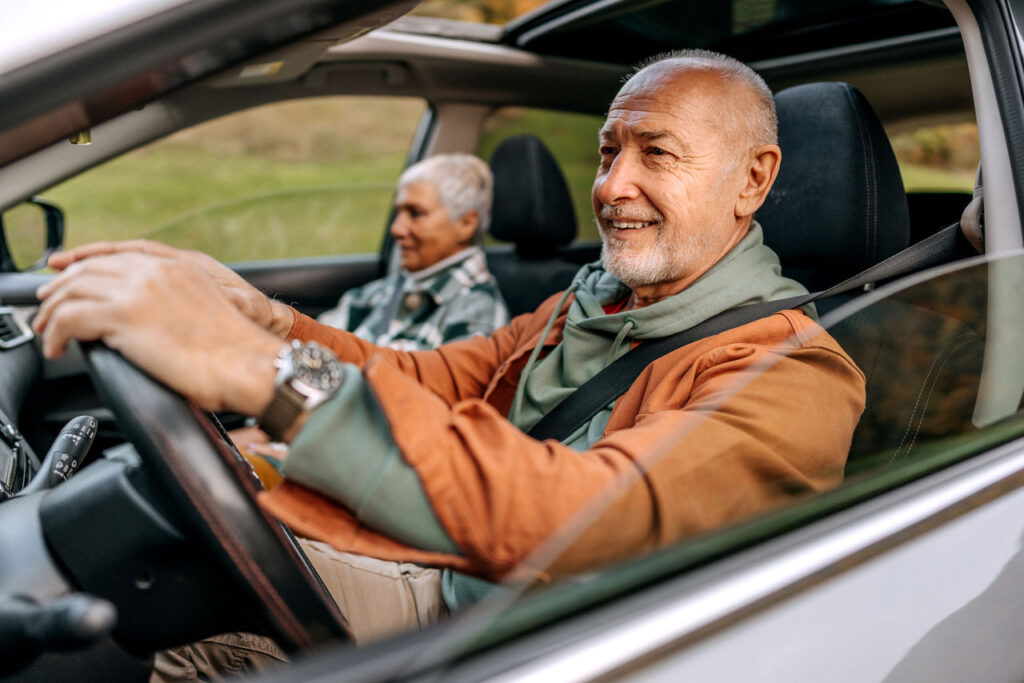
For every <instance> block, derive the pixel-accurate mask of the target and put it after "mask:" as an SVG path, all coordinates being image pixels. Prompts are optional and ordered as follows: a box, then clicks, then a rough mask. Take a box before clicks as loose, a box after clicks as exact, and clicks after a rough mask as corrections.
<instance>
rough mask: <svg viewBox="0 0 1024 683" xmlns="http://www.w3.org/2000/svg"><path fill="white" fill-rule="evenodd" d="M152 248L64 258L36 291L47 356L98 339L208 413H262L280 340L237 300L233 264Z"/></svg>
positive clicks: (39, 329) (74, 254) (37, 328)
mask: <svg viewBox="0 0 1024 683" xmlns="http://www.w3.org/2000/svg"><path fill="white" fill-rule="evenodd" d="M154 244H156V243H144V244H143V246H144V247H145V248H143V249H137V250H136V249H128V250H116V249H115V250H110V249H108V250H104V249H103V246H102V245H97V251H96V255H88V254H86V253H85V252H86V251H87V250H86V248H84V247H83V248H81V250H76V251H75V252H71V254H70V255H65V256H70V261H69V262H67V263H65V261H63V260H61V261H58V263H65V265H66V267H64V268H63V270H62V272H61V273H60V274H58V275H57V276H56V277H54V278H53V280H51V281H50V282H48V283H46V284H44V285H42V286H41V287H40V288H39V289H38V291H37V296H38V297H39V299H40V300H41V301H42V305H41V306H40V309H39V313H38V315H37V316H36V318H35V320H34V321H33V327H34V329H35V331H36V332H37V333H38V334H40V335H41V336H42V340H43V353H44V354H45V355H46V356H47V357H48V358H53V357H56V356H59V355H61V354H62V353H63V352H64V350H65V348H66V346H67V343H68V341H70V340H71V339H77V340H80V341H93V340H100V341H102V342H103V343H104V344H106V345H107V346H108V347H110V348H112V349H115V350H117V351H119V352H121V353H122V354H123V355H124V356H125V357H126V358H128V359H129V360H131V361H132V362H134V363H135V364H137V365H138V366H139V367H140V368H142V369H144V370H145V371H146V372H148V373H149V374H151V375H152V376H153V377H155V378H157V379H158V380H160V381H162V382H163V383H165V384H166V385H167V386H169V387H170V388H172V389H174V390H176V391H178V392H179V393H181V394H183V395H185V396H187V397H189V398H191V399H194V400H195V401H196V402H197V403H198V404H199V406H200V407H202V408H204V409H206V410H213V411H222V410H233V411H235V412H238V413H242V414H245V415H260V414H261V413H262V411H263V409H264V408H265V407H266V406H267V404H268V403H269V402H270V398H271V396H272V394H273V387H274V376H275V372H276V371H275V368H274V362H273V361H274V359H275V357H276V356H277V353H278V352H279V351H280V349H281V346H282V343H281V340H280V338H278V337H276V336H275V335H274V334H271V333H270V332H268V331H267V330H265V329H262V328H261V327H260V326H259V325H258V324H257V323H255V322H254V321H253V320H252V319H251V318H250V317H248V316H247V315H246V314H245V313H243V311H242V309H240V307H239V306H238V305H237V304H238V301H237V297H233V296H232V295H231V294H230V292H236V293H237V292H238V291H239V289H238V288H234V289H233V288H232V287H231V286H229V285H225V279H224V278H223V277H221V276H220V275H219V273H220V270H221V269H223V270H227V272H229V273H230V272H231V271H230V270H228V269H227V268H225V267H224V266H221V265H220V264H217V266H218V267H219V268H213V267H212V266H210V264H208V263H206V262H205V261H203V260H202V259H199V260H198V261H197V260H195V259H192V258H189V257H187V255H188V254H189V253H192V252H181V250H174V249H171V248H170V247H166V249H169V250H171V251H169V252H167V253H166V254H163V253H154V252H155V251H162V250H160V249H156V250H154V249H151V248H150V247H149V246H148V245H154ZM161 246H163V245H161ZM195 253H198V252H195ZM55 258H56V256H55ZM206 258H209V257H206ZM209 261H212V262H213V263H217V262H216V261H214V260H213V259H209ZM231 275H232V276H234V277H236V278H237V277H238V276H237V275H235V274H234V273H231ZM238 279H239V280H240V279H241V278H238ZM243 282H244V281H243ZM246 287H248V288H250V289H252V288H251V286H249V285H248V284H247V283H246ZM226 291H227V292H228V294H226V293H225V292H226ZM253 291H254V292H256V294H258V296H259V297H261V298H263V300H264V301H266V300H267V299H266V297H264V296H263V295H262V294H260V293H259V292H257V291H256V290H255V289H253Z"/></svg>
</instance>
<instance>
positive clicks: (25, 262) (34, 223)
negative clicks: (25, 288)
mask: <svg viewBox="0 0 1024 683" xmlns="http://www.w3.org/2000/svg"><path fill="white" fill-rule="evenodd" d="M3 227H4V236H5V238H6V240H7V248H8V250H9V251H10V255H11V259H12V260H13V261H14V265H15V266H16V267H17V268H18V270H25V269H26V268H30V267H32V266H34V265H35V264H36V262H37V261H39V259H41V258H42V257H43V253H44V252H45V251H46V212H45V211H43V209H42V207H39V206H37V205H35V204H29V203H28V202H24V203H22V204H18V205H17V206H14V207H11V208H10V209H8V210H7V211H4V213H3Z"/></svg>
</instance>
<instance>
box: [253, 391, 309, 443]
mask: <svg viewBox="0 0 1024 683" xmlns="http://www.w3.org/2000/svg"><path fill="white" fill-rule="evenodd" d="M305 405H306V397H305V396H303V395H302V394H301V393H300V392H299V391H298V390H296V389H295V387H293V386H291V385H290V384H289V383H288V382H285V383H284V384H282V385H280V386H278V387H277V389H275V390H274V397H273V398H272V399H270V404H269V405H268V406H267V409H266V410H264V411H263V416H262V417H260V429H262V430H263V431H264V432H266V433H267V435H268V436H270V438H271V439H272V440H274V441H284V435H285V434H286V433H287V432H288V430H289V429H290V428H291V426H292V425H293V424H295V420H297V419H298V418H299V415H301V414H302V409H303V407H304V406H305Z"/></svg>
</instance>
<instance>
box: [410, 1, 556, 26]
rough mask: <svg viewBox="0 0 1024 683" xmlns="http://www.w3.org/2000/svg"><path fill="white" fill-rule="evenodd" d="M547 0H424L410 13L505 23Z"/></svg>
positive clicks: (489, 22)
mask: <svg viewBox="0 0 1024 683" xmlns="http://www.w3.org/2000/svg"><path fill="white" fill-rule="evenodd" d="M547 2H548V0H426V2H424V3H422V4H420V5H419V6H418V7H416V9H414V10H413V11H412V12H410V14H419V15H421V16H425V17H441V18H444V19H459V20H461V21H474V22H478V23H485V24H505V23H508V22H509V21H510V20H512V19H515V18H516V17H518V16H520V15H523V14H526V13H527V12H530V11H532V10H535V9H537V8H538V7H540V6H541V5H544V4H546V3H547Z"/></svg>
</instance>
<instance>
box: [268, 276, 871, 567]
mask: <svg viewBox="0 0 1024 683" xmlns="http://www.w3.org/2000/svg"><path fill="white" fill-rule="evenodd" d="M556 301H557V296H556V297H552V298H550V299H548V300H547V301H546V302H545V303H544V304H542V305H541V307H540V308H539V309H538V310H537V311H536V312H534V313H530V314H526V315H522V316H519V317H517V318H515V319H514V320H513V321H512V322H511V324H510V325H508V326H506V327H504V328H501V329H499V330H498V331H497V332H495V333H494V334H493V335H492V336H490V337H486V338H485V337H474V338H472V339H469V340H466V341H461V342H455V343H452V344H448V345H445V346H442V347H441V348H439V349H437V350H435V351H419V352H412V353H403V352H396V351H391V350H387V349H381V348H379V347H376V346H374V345H372V344H369V343H367V342H364V341H361V340H359V339H358V338H356V337H355V336H353V335H351V334H348V333H346V332H343V331H340V330H335V329H333V328H329V327H326V326H323V325H320V324H318V323H316V322H315V321H314V320H312V319H311V318H308V317H306V316H304V315H301V314H297V315H296V322H295V325H294V327H293V329H292V331H291V334H290V337H291V338H297V339H303V340H314V341H317V342H318V343H321V344H323V345H325V346H328V347H330V348H331V349H333V350H334V351H335V352H336V353H337V354H338V356H339V357H340V358H341V359H342V360H346V361H349V362H352V363H356V364H358V365H361V366H362V369H363V373H364V376H365V379H366V381H367V383H368V384H369V386H370V387H371V388H372V389H373V391H374V393H375V394H376V397H377V400H378V401H379V403H380V405H381V407H382V409H383V411H384V413H385V415H386V417H387V420H388V423H389V425H390V427H391V431H392V436H393V438H394V440H395V442H396V444H397V445H398V447H399V449H400V451H401V453H402V455H403V457H404V458H405V459H406V460H407V461H408V462H409V464H410V465H411V466H412V467H413V468H415V470H416V471H417V473H418V474H419V477H420V480H421V483H422V485H423V488H424V490H425V492H426V494H427V496H428V498H429V500H430V502H431V505H432V506H433V509H434V511H435V512H436V514H437V516H438V519H439V520H440V522H441V524H442V525H443V526H444V528H445V530H446V531H447V532H448V534H449V535H450V536H451V538H452V540H453V541H454V542H455V543H456V545H457V546H458V547H459V548H460V549H461V551H462V555H461V556H451V555H446V554H441V553H436V552H426V551H422V550H419V549H416V548H412V547H409V546H405V545H402V544H401V543H398V542H396V541H394V540H392V539H389V538H387V537H385V536H383V535H381V534H379V533H376V532H374V531H373V530H372V529H368V528H366V527H365V526H363V525H361V523H360V522H359V521H358V520H356V518H355V517H354V516H353V515H352V514H351V513H350V512H349V511H348V510H346V509H345V508H344V507H343V506H341V505H340V504H338V503H336V502H334V501H332V500H329V499H327V498H325V497H323V496H320V495H319V494H317V493H314V492H313V491H310V490H308V489H305V488H303V487H301V486H299V485H297V484H294V483H291V482H286V483H285V484H284V485H283V486H281V487H278V488H277V489H275V490H274V491H272V492H269V493H266V494H264V495H263V497H262V502H263V504H264V506H265V508H266V509H268V510H269V511H270V512H271V513H272V514H274V515H276V516H277V517H279V518H280V519H282V520H283V521H284V522H285V523H287V524H288V525H289V526H291V527H292V529H293V530H294V531H295V532H296V533H299V534H302V535H305V536H309V537H311V538H314V539H318V540H322V541H325V542H327V543H330V544H331V545H333V546H334V547H336V548H338V549H340V550H345V551H350V552H356V553H360V554H365V555H370V556H374V557H379V558H381V559H390V560H399V561H412V562H420V563H424V564H433V565H438V566H447V567H452V568H454V569H458V570H460V571H466V572H469V573H472V574H475V575H477V576H481V577H483V578H488V579H492V580H493V579H499V578H501V577H503V576H506V575H507V574H508V572H509V571H510V570H512V569H513V568H515V567H517V565H520V564H521V563H523V562H524V561H525V560H526V559H527V558H528V557H529V556H530V555H531V553H535V552H539V553H540V555H539V556H535V557H534V559H533V560H531V561H530V562H529V563H528V564H529V566H532V567H536V568H538V569H543V570H544V571H546V572H548V573H555V574H560V573H572V572H578V571H581V570H584V569H587V568H592V567H595V566H599V565H602V564H605V563H607V562H610V561H614V560H618V559H621V558H625V557H630V556H635V555H638V554H641V553H644V552H646V551H648V550H651V549H653V548H656V547H659V546H664V545H666V544H669V543H673V542H675V541H677V540H678V539H681V538H684V537H686V536H689V535H692V534H694V533H698V532H701V531H704V530H707V529H711V528H713V527H716V526H719V525H721V524H724V523H728V522H732V521H736V520H740V519H743V518H745V517H748V516H750V515H754V514H756V513H759V512H762V511H764V510H768V509H771V508H773V507H775V506H778V505H780V504H783V503H785V502H787V501H789V500H792V499H793V498H794V497H795V496H799V495H801V494H806V493H808V492H813V491H822V490H825V489H828V488H831V487H834V486H836V485H838V484H839V483H840V482H841V481H842V477H843V468H844V465H845V462H846V454H847V451H848V450H849V446H850V439H851V435H852V433H853V429H854V427H855V426H856V424H857V421H858V419H859V417H860V414H861V412H862V410H863V407H864V376H863V374H862V373H861V372H860V370H859V369H858V368H857V367H856V365H855V364H854V363H853V361H852V360H851V359H850V358H849V356H847V355H846V354H845V353H844V352H843V350H842V349H841V348H840V347H839V345H838V344H837V343H836V342H835V340H833V339H832V337H831V336H829V335H828V334H827V333H825V332H824V331H823V330H822V329H821V328H820V327H819V326H818V325H817V324H816V323H815V322H813V321H812V320H811V319H810V318H808V317H807V316H805V315H804V314H803V313H801V312H799V311H784V312H782V313H777V314H775V315H772V316H769V317H767V318H765V319H762V320H759V321H756V322H753V323H749V324H747V325H744V326H742V327H739V328H736V329H733V330H729V331H727V332H724V333H722V334H718V335H715V336H713V337H709V338H706V339H703V340H701V341H697V342H694V343H692V344H689V345H687V346H684V347H682V348H680V349H677V350H676V351H674V352H672V353H669V354H667V355H666V356H663V357H662V358H660V359H658V360H657V361H655V362H654V363H652V364H651V365H650V366H649V367H647V368H646V369H645V370H644V372H643V373H642V374H641V375H640V377H639V378H638V379H637V380H636V381H635V382H634V383H633V385H632V386H631V387H630V389H629V390H628V391H627V392H626V393H625V394H623V395H622V396H621V397H620V398H619V399H618V401H616V403H615V406H614V409H613V411H612V414H611V417H610V418H609V421H608V424H607V427H606V429H605V433H604V437H603V438H602V439H600V440H599V441H598V442H597V443H596V444H594V446H593V447H592V448H591V449H589V450H587V451H585V452H577V451H574V450H572V449H570V448H568V447H566V446H564V445H562V444H560V443H558V442H556V441H553V440H548V441H543V442H542V441H537V440H534V439H531V438H530V437H528V436H526V435H525V434H524V433H523V432H521V431H520V430H519V429H517V428H516V427H515V426H513V425H512V424H511V423H510V422H508V420H507V419H505V415H506V414H507V413H508V410H509V408H510V404H511V402H512V398H513V394H514V391H515V387H516V383H517V381H518V378H519V374H520V372H521V371H522V369H523V366H524V364H525V362H526V359H527V356H528V355H529V353H530V351H531V350H532V349H533V348H534V347H535V346H536V345H537V344H538V343H539V342H540V334H541V332H542V328H543V327H544V324H545V322H546V321H547V319H548V318H549V317H550V315H551V313H552V310H553V308H554V306H555V305H556ZM566 309H567V306H563V310H562V312H561V314H560V317H559V319H558V320H557V322H556V324H555V325H554V327H553V329H552V332H551V333H550V334H549V336H548V338H547V339H546V340H545V342H544V344H545V346H546V347H553V346H554V345H556V344H558V342H559V340H560V339H561V329H562V323H563V322H564V318H565V311H566ZM566 529H569V531H566ZM556 532H562V533H558V534H556ZM549 539H550V540H549ZM545 541H547V544H546V545H545ZM552 563H553V564H552Z"/></svg>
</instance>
